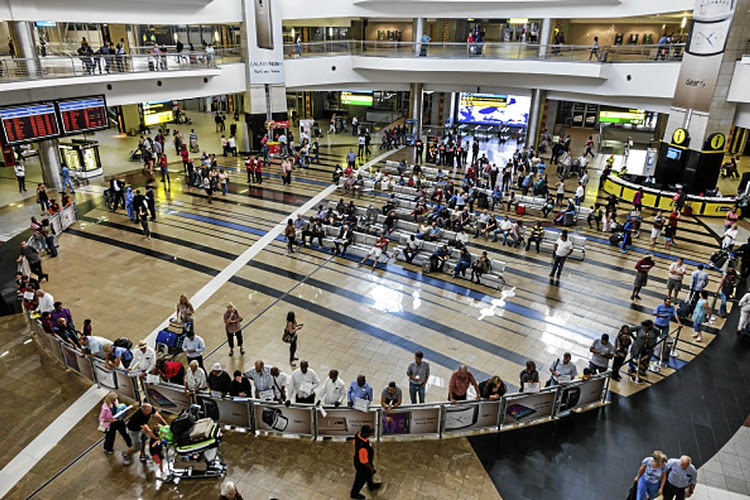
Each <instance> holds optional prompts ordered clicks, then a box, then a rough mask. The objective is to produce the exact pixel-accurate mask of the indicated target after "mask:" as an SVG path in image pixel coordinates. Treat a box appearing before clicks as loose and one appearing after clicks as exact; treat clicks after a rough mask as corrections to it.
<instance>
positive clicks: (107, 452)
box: [104, 448, 115, 455]
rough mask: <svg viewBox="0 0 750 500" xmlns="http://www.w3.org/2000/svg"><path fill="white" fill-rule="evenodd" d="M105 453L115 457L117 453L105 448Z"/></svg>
mask: <svg viewBox="0 0 750 500" xmlns="http://www.w3.org/2000/svg"><path fill="white" fill-rule="evenodd" d="M104 453H106V454H107V455H114V454H115V451H114V450H108V449H106V448H105V449H104Z"/></svg>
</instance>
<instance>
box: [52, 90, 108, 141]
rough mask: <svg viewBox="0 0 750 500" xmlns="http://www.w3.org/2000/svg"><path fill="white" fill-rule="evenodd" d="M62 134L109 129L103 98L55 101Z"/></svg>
mask: <svg viewBox="0 0 750 500" xmlns="http://www.w3.org/2000/svg"><path fill="white" fill-rule="evenodd" d="M57 107H58V109H59V110H60V121H61V124H62V130H63V134H65V135H70V134H84V133H86V132H90V131H93V130H103V129H106V128H109V122H108V120H107V104H106V102H104V97H85V98H82V99H71V100H67V101H57Z"/></svg>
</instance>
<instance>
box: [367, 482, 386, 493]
mask: <svg viewBox="0 0 750 500" xmlns="http://www.w3.org/2000/svg"><path fill="white" fill-rule="evenodd" d="M381 486H383V483H372V485H370V486H368V487H367V488H368V489H369V490H370V491H372V490H379V489H380V487H381Z"/></svg>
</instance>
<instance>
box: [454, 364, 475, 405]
mask: <svg viewBox="0 0 750 500" xmlns="http://www.w3.org/2000/svg"><path fill="white" fill-rule="evenodd" d="M469 386H472V387H474V391H475V392H476V400H477V401H479V400H480V399H481V397H482V396H481V394H480V391H479V385H478V384H477V381H476V379H475V378H474V375H473V374H472V373H471V372H470V371H469V369H468V368H467V367H466V365H461V366H459V367H458V370H456V371H454V372H453V374H452V375H451V378H450V381H449V382H448V400H449V401H450V402H451V404H456V401H466V398H467V396H468V392H469Z"/></svg>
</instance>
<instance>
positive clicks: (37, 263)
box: [16, 241, 49, 283]
mask: <svg viewBox="0 0 750 500" xmlns="http://www.w3.org/2000/svg"><path fill="white" fill-rule="evenodd" d="M24 257H25V258H26V262H28V263H29V269H31V272H32V273H34V274H36V278H37V281H39V282H40V283H41V281H42V280H43V279H46V280H47V281H49V274H45V272H44V271H42V256H41V255H39V252H38V251H37V250H36V249H35V248H34V247H32V246H30V245H28V244H27V243H26V242H25V241H22V242H21V253H20V254H19V255H18V258H17V259H16V262H18V263H19V264H20V263H21V262H23V259H24Z"/></svg>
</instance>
